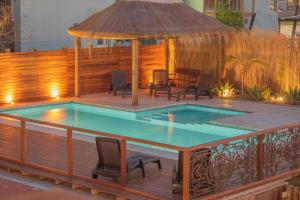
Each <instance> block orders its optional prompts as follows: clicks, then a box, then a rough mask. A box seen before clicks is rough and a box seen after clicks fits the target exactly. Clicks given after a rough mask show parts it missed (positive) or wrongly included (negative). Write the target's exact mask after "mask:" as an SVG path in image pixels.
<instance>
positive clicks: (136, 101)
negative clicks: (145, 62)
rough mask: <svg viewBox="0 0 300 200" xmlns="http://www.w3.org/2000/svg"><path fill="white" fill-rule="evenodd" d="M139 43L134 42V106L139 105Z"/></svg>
mask: <svg viewBox="0 0 300 200" xmlns="http://www.w3.org/2000/svg"><path fill="white" fill-rule="evenodd" d="M138 90H139V41H138V40H137V39H135V40H132V106H137V105H138V104H139V97H138V96H139V91H138Z"/></svg>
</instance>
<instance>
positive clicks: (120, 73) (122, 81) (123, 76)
mask: <svg viewBox="0 0 300 200" xmlns="http://www.w3.org/2000/svg"><path fill="white" fill-rule="evenodd" d="M111 92H113V94H114V96H116V95H117V93H118V92H121V94H122V97H123V98H125V95H127V94H130V92H131V85H130V84H129V83H128V81H127V73H126V71H124V70H116V71H112V73H111V86H110V91H109V93H111Z"/></svg>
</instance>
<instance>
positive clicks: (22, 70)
mask: <svg viewBox="0 0 300 200" xmlns="http://www.w3.org/2000/svg"><path fill="white" fill-rule="evenodd" d="M81 51H82V52H81V61H82V74H81V84H82V85H81V87H82V94H92V93H98V92H105V91H107V90H108V88H109V85H110V80H111V79H110V77H111V76H110V74H111V71H112V70H116V69H124V70H127V71H128V79H129V81H130V78H131V47H111V48H97V49H92V50H91V49H82V50H81ZM165 63H166V59H165V45H164V43H161V44H160V45H153V46H152V45H147V46H141V47H140V84H143V85H146V84H148V83H149V82H150V81H151V78H152V77H151V75H152V70H153V69H160V68H165V66H166V64H165ZM0 69H1V70H0V85H1V90H0V102H1V103H3V102H6V101H15V102H16V101H32V100H40V99H47V98H51V97H55V96H61V97H64V96H73V95H74V50H73V49H72V50H69V49H66V50H51V51H37V52H18V53H2V54H0Z"/></svg>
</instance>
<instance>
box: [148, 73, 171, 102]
mask: <svg viewBox="0 0 300 200" xmlns="http://www.w3.org/2000/svg"><path fill="white" fill-rule="evenodd" d="M152 80H153V81H152V83H151V85H150V94H151V96H152V95H153V93H154V97H157V95H158V94H169V93H170V90H171V87H170V85H169V80H168V73H167V70H163V69H157V70H153V79H152Z"/></svg>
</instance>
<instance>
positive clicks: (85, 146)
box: [0, 124, 181, 199]
mask: <svg viewBox="0 0 300 200" xmlns="http://www.w3.org/2000/svg"><path fill="white" fill-rule="evenodd" d="M47 129H48V130H47V132H46V131H44V130H43V129H41V130H42V131H41V130H40V129H38V130H37V129H36V128H34V130H32V129H31V130H29V129H27V130H26V152H27V153H26V162H27V163H28V164H29V165H27V166H24V165H18V164H16V163H13V162H8V161H5V160H1V162H0V165H2V166H6V167H11V168H16V169H19V170H21V171H27V172H28V173H33V174H38V175H40V176H45V177H50V178H53V179H58V180H62V181H66V182H70V183H73V184H77V185H81V186H86V187H88V188H91V189H93V188H94V189H99V190H100V191H103V192H104V193H106V192H107V193H110V194H114V195H117V196H125V197H126V198H127V197H129V198H130V199H144V198H142V196H139V195H136V194H135V195H131V194H127V192H125V193H124V191H121V190H116V189H113V188H109V187H107V186H101V185H98V184H96V183H95V182H90V181H89V180H86V181H82V180H80V179H78V178H75V177H83V178H86V179H88V178H90V175H91V171H92V169H93V168H94V167H95V166H96V163H97V150H96V145H95V143H94V142H89V141H83V140H80V139H78V137H80V135H79V134H76V133H74V134H73V160H74V163H73V165H74V168H73V174H74V178H70V177H67V176H64V175H62V176H58V175H57V174H54V173H53V174H52V173H49V172H47V173H46V172H44V171H43V170H35V169H33V168H32V167H30V166H31V164H33V165H38V166H43V167H46V168H50V169H54V170H58V171H62V172H63V171H67V170H68V169H67V138H66V137H65V136H64V135H63V134H64V133H62V134H58V130H57V129H56V130H55V129H52V131H51V129H50V128H47ZM90 141H93V139H91V138H90ZM19 152H20V128H19V127H16V126H15V125H14V126H12V125H4V124H1V125H0V157H1V158H8V159H17V160H19V159H20V153H19ZM136 153H137V152H133V151H128V152H127V155H128V156H130V155H134V154H136ZM161 160H162V166H163V169H162V170H158V168H157V165H155V164H153V165H152V164H149V165H147V166H146V178H142V174H141V171H139V170H135V171H134V172H132V173H131V174H130V179H129V182H128V188H130V189H134V190H138V191H141V192H143V193H148V194H151V195H155V196H158V197H161V199H181V195H180V194H179V195H178V194H177V195H173V194H172V190H171V175H172V174H171V173H172V168H173V165H174V164H176V162H177V161H176V160H171V159H165V158H161ZM105 180H106V181H108V182H109V183H113V182H112V181H111V180H109V179H105ZM145 199H147V198H145Z"/></svg>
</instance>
